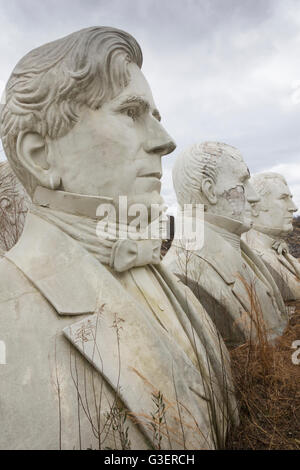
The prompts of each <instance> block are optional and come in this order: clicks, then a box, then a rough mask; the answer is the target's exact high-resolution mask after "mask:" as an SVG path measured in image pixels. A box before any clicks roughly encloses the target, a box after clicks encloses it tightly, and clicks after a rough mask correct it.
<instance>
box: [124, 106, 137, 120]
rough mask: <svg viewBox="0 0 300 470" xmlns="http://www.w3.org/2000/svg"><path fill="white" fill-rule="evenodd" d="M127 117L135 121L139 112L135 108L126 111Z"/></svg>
mask: <svg viewBox="0 0 300 470" xmlns="http://www.w3.org/2000/svg"><path fill="white" fill-rule="evenodd" d="M126 115H127V116H128V117H130V118H131V119H133V120H135V119H136V118H137V111H136V109H135V108H128V109H127V110H126Z"/></svg>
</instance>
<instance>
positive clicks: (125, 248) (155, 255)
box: [31, 187, 166, 272]
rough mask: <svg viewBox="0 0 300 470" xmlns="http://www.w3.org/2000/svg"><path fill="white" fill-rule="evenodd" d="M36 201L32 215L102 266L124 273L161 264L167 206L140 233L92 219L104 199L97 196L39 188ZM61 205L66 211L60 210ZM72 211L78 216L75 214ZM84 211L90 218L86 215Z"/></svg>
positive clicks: (130, 228)
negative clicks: (77, 244) (43, 220)
mask: <svg viewBox="0 0 300 470" xmlns="http://www.w3.org/2000/svg"><path fill="white" fill-rule="evenodd" d="M71 196H72V197H71ZM102 199H103V198H102ZM34 200H35V203H34V204H33V206H32V207H31V212H32V213H34V214H36V215H38V216H40V217H42V218H43V219H46V220H47V221H48V222H50V223H52V224H54V225H56V226H57V227H58V228H59V229H60V230H62V231H63V232H65V233H66V234H67V235H69V236H70V237H72V238H73V239H75V240H77V242H78V243H80V245H82V246H83V248H85V249H86V250H87V251H89V252H90V253H91V254H92V255H93V256H94V257H96V258H97V259H98V260H99V261H100V262H101V263H103V264H106V265H109V266H110V267H111V268H113V269H114V270H116V271H118V272H123V271H127V270H128V269H131V268H133V267H135V266H137V267H138V266H145V265H147V264H159V263H160V260H161V259H160V248H161V242H162V236H161V234H162V230H163V226H164V221H165V217H166V216H165V215H164V211H165V206H162V210H161V213H160V215H159V217H158V218H157V219H155V220H154V221H153V222H152V223H151V224H150V225H148V226H147V227H145V231H144V232H141V233H140V232H136V231H135V230H134V227H130V226H127V225H120V224H116V223H110V222H108V221H107V220H106V219H102V220H101V221H100V222H99V221H98V220H97V219H96V218H94V217H91V215H92V214H93V211H94V216H95V213H96V212H95V211H96V209H95V207H96V204H97V203H98V204H99V200H100V199H99V198H96V197H90V196H89V197H86V196H83V195H78V194H71V195H70V194H68V193H65V192H63V191H49V190H46V189H45V188H40V187H39V188H38V191H36V193H35V197H34ZM85 202H86V204H84V203H85ZM102 202H103V200H102ZM60 205H61V206H62V207H63V208H64V211H62V210H58V209H57V206H58V207H59V206H60ZM71 210H73V212H76V213H75V214H74V213H71ZM84 211H85V212H86V215H85V216H82V215H81V213H82V212H84ZM151 228H152V230H151ZM151 234H152V235H153V236H152V235H151Z"/></svg>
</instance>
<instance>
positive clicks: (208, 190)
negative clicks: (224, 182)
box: [201, 178, 217, 205]
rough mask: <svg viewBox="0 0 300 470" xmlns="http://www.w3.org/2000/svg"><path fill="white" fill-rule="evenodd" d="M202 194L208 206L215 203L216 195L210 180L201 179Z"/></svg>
mask: <svg viewBox="0 0 300 470" xmlns="http://www.w3.org/2000/svg"><path fill="white" fill-rule="evenodd" d="M201 190H202V194H203V195H204V196H205V197H206V199H207V200H208V202H209V203H210V204H213V205H214V204H216V203H217V195H216V191H215V183H214V181H213V180H212V179H211V178H203V180H202V183H201Z"/></svg>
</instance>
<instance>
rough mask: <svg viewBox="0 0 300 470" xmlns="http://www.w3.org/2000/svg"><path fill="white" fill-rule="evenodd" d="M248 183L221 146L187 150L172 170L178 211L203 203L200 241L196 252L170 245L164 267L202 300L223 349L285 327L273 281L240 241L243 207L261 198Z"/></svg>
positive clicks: (231, 152) (236, 157)
mask: <svg viewBox="0 0 300 470" xmlns="http://www.w3.org/2000/svg"><path fill="white" fill-rule="evenodd" d="M249 178H250V173H249V169H248V167H247V165H246V164H245V162H244V160H243V157H242V155H241V153H240V152H239V151H238V150H237V149H236V148H234V147H232V146H230V145H227V144H224V143H219V142H204V143H201V144H196V145H194V146H192V147H191V148H189V149H187V150H186V151H185V152H183V153H182V154H179V155H178V156H177V158H176V162H175V165H174V167H173V182H174V188H175V192H176V195H177V201H178V204H179V207H180V208H183V207H184V205H185V204H193V205H195V206H196V205H197V204H202V205H204V243H203V246H202V248H199V249H196V250H193V249H191V250H185V249H184V247H182V246H180V243H173V245H172V247H171V249H170V250H169V252H168V253H167V255H166V257H165V258H164V264H165V265H166V266H167V267H168V268H170V269H171V270H172V271H173V272H174V273H175V274H176V275H177V276H178V277H179V278H180V279H181V280H182V281H184V282H185V283H186V284H187V285H188V286H189V287H190V288H191V289H192V290H193V292H194V293H195V295H196V296H197V297H198V298H199V299H201V302H202V303H203V304H204V305H205V308H206V310H207V312H208V313H209V314H210V315H211V318H212V319H213V320H214V322H215V324H216V325H217V327H218V329H219V331H220V332H221V334H222V336H223V338H224V339H225V340H226V342H227V344H228V345H229V346H232V345H236V344H239V343H241V342H244V341H246V340H247V339H249V338H250V337H251V336H252V337H253V338H256V337H257V336H258V335H259V334H260V333H261V331H262V332H263V334H265V335H266V336H267V337H268V338H273V337H274V336H276V335H278V334H280V333H281V332H282V330H283V328H284V326H285V324H286V316H285V311H284V304H283V300H282V298H281V295H280V293H279V291H278V289H277V287H276V285H275V283H274V281H273V279H272V277H271V276H270V274H269V272H268V271H267V269H266V268H265V266H264V265H263V263H262V262H261V261H260V260H259V259H258V258H257V257H256V256H255V254H254V253H253V252H252V251H251V250H250V248H249V247H248V246H247V245H246V244H245V243H244V242H243V241H242V240H241V235H242V233H243V232H245V231H247V230H249V228H250V226H251V221H250V219H249V218H247V216H246V207H247V204H254V203H256V202H258V201H259V196H258V195H257V193H256V191H255V190H254V188H253V187H252V185H251V184H250V181H249ZM253 298H255V302H253Z"/></svg>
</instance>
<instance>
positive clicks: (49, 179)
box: [16, 131, 60, 189]
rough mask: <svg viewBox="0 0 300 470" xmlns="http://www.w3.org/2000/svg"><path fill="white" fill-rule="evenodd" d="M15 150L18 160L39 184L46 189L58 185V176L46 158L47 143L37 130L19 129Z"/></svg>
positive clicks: (54, 187) (55, 187)
mask: <svg viewBox="0 0 300 470" xmlns="http://www.w3.org/2000/svg"><path fill="white" fill-rule="evenodd" d="M16 151H17V155H18V158H19V160H20V161H21V162H22V165H23V166H24V167H25V168H26V170H27V171H28V172H29V173H31V174H32V175H33V176H34V177H35V178H36V180H37V181H38V182H39V184H40V185H41V186H43V187H46V188H48V189H57V188H58V187H59V186H60V176H59V175H58V174H57V172H56V171H55V170H54V169H53V168H52V167H51V165H49V162H48V160H47V143H46V141H45V139H44V138H43V137H42V136H41V135H40V134H38V133H37V132H28V131H21V132H20V133H19V135H18V138H17V145H16Z"/></svg>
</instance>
